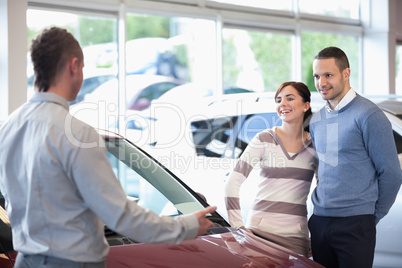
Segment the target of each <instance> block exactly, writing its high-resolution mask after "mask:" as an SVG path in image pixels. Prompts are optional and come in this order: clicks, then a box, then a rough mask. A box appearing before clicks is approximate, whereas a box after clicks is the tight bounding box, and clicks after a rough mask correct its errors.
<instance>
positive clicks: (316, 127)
mask: <svg viewBox="0 0 402 268" xmlns="http://www.w3.org/2000/svg"><path fill="white" fill-rule="evenodd" d="M310 133H311V136H312V139H313V144H314V147H315V150H316V152H317V157H318V160H319V164H318V173H317V176H318V184H317V187H316V189H315V190H314V192H313V194H312V201H313V204H314V214H315V215H318V216H327V217H347V216H354V215H364V214H374V215H375V217H376V222H377V223H378V221H379V220H380V219H381V218H382V217H384V216H385V215H386V214H387V213H388V211H389V209H390V208H391V206H392V204H393V203H394V201H395V198H396V195H397V193H398V190H399V188H400V185H401V183H402V172H401V169H400V165H399V160H398V156H397V151H396V146H395V142H394V137H393V134H392V128H391V124H390V122H389V120H388V119H387V117H386V116H385V114H384V113H383V112H382V111H381V109H380V108H379V107H378V106H377V105H375V104H374V103H372V102H371V101H369V100H367V99H365V98H363V97H362V96H360V95H357V96H356V97H355V98H354V99H353V100H352V101H351V102H350V103H348V104H347V105H346V106H345V107H343V108H342V109H340V110H339V111H330V112H329V111H327V109H326V107H323V108H322V109H321V110H319V111H318V112H317V113H315V114H314V115H313V117H312V119H311V122H310Z"/></svg>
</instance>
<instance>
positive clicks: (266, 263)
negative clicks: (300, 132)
mask: <svg viewBox="0 0 402 268" xmlns="http://www.w3.org/2000/svg"><path fill="white" fill-rule="evenodd" d="M105 142H106V147H107V149H108V153H109V159H110V161H111V163H112V166H113V169H115V171H116V174H118V175H119V177H118V178H119V180H120V182H121V184H122V186H123V188H124V189H125V191H126V192H137V193H138V196H132V197H131V198H132V199H133V200H134V201H135V202H137V203H138V204H139V205H141V206H142V207H145V208H149V209H152V210H153V211H155V212H156V213H158V214H160V215H169V216H172V217H174V216H175V215H180V214H189V213H193V212H195V211H198V210H200V209H203V208H205V207H207V206H208V203H207V202H206V201H205V200H204V199H203V197H202V195H201V194H197V193H195V192H194V191H193V190H192V189H191V188H189V187H188V186H187V185H186V184H184V183H183V182H182V181H181V180H180V179H179V178H177V177H176V176H175V175H174V174H173V173H172V172H170V171H169V170H167V169H166V168H165V167H164V166H163V165H161V164H160V163H159V162H157V161H156V160H154V159H153V158H152V157H151V156H150V155H149V154H147V153H146V152H145V151H143V150H142V149H140V148H138V147H137V146H135V145H134V144H132V143H131V142H129V141H128V140H126V139H124V138H119V137H105ZM133 159H135V160H134V161H133ZM121 162H123V163H124V164H126V165H124V167H122V165H121ZM118 169H119V172H117V170H118ZM211 187H212V186H211ZM133 188H137V190H135V191H133ZM3 212H4V210H3ZM207 217H208V218H209V219H210V220H211V221H213V222H214V227H212V228H210V229H209V231H208V233H207V234H205V235H204V236H200V237H198V238H197V239H193V240H188V241H184V242H182V243H180V244H178V245H166V244H145V243H137V242H135V241H133V240H131V239H129V238H127V237H123V236H121V235H119V234H117V233H115V232H113V231H112V230H110V229H108V228H107V227H106V226H105V236H106V238H107V240H108V242H109V245H110V246H111V247H110V252H109V255H108V257H107V260H106V263H107V267H110V268H120V267H121V268H123V267H164V268H168V267H174V268H180V267H219V268H222V267H230V268H234V267H306V268H307V267H322V266H321V265H319V264H317V263H315V262H314V261H312V260H310V259H308V258H305V257H303V256H299V255H297V254H295V253H292V252H291V251H289V250H287V249H286V248H283V247H281V246H278V245H276V244H274V243H271V242H269V241H267V240H265V239H262V238H260V237H257V236H255V235H253V234H250V233H247V232H244V231H242V230H239V229H235V228H231V227H230V225H229V224H228V223H227V221H226V220H225V219H224V218H222V217H221V215H219V214H218V213H217V212H214V213H212V214H211V215H209V216H207ZM3 231H5V232H3V233H4V234H7V232H9V230H7V229H5V230H3ZM5 237H7V235H5V236H0V239H1V240H0V243H1V244H2V245H3V244H4V245H11V243H10V241H9V240H7V239H2V238H5ZM10 237H11V236H9V238H10ZM5 251H8V252H10V248H9V249H8V250H5ZM3 252H4V251H3ZM15 256H16V254H15V253H11V254H9V255H6V254H2V255H0V267H4V268H7V267H13V264H12V262H13V259H15ZM8 257H10V259H8Z"/></svg>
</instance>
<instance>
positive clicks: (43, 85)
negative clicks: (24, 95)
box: [31, 27, 83, 92]
mask: <svg viewBox="0 0 402 268" xmlns="http://www.w3.org/2000/svg"><path fill="white" fill-rule="evenodd" d="M73 57H77V58H78V59H80V60H83V55H82V50H81V47H80V45H79V43H78V41H77V40H76V39H75V38H74V36H73V35H72V34H71V33H69V32H68V31H67V30H65V29H62V28H58V27H51V28H48V29H45V30H43V31H42V33H41V34H39V35H38V36H37V37H36V38H35V39H33V40H32V44H31V60H32V64H33V67H34V73H35V82H34V84H35V87H36V88H38V90H39V91H43V92H46V91H47V90H48V89H49V87H50V86H51V85H52V84H53V83H54V82H55V80H56V79H57V77H58V75H59V74H60V73H61V70H62V69H63V68H64V67H65V66H66V64H67V62H68V61H69V60H70V59H71V58H73Z"/></svg>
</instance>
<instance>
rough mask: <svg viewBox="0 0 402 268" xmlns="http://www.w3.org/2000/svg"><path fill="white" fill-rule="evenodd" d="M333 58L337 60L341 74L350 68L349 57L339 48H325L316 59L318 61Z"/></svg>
mask: <svg viewBox="0 0 402 268" xmlns="http://www.w3.org/2000/svg"><path fill="white" fill-rule="evenodd" d="M331 58H334V59H335V64H336V66H337V67H338V69H339V70H340V71H341V72H342V71H343V70H345V69H346V68H349V60H348V57H347V56H346V54H345V52H343V50H342V49H340V48H338V47H327V48H324V49H323V50H321V51H320V52H318V54H317V55H316V56H315V57H314V59H316V60H322V59H331Z"/></svg>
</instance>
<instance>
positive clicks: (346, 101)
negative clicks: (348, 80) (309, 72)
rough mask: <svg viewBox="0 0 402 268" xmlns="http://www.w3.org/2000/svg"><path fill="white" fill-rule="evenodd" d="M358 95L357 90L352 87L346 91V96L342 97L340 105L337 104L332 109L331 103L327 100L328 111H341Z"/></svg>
mask: <svg viewBox="0 0 402 268" xmlns="http://www.w3.org/2000/svg"><path fill="white" fill-rule="evenodd" d="M355 97H356V92H355V91H354V90H353V88H350V89H349V91H348V92H347V93H346V95H345V96H343V98H342V99H341V101H340V102H339V103H338V105H336V106H335V108H334V109H331V106H330V105H329V102H328V101H327V102H326V104H325V106H326V107H327V111H328V112H331V111H339V110H340V109H342V108H343V107H345V106H346V105H348V104H349V102H351V101H352V100H353V99H354V98H355Z"/></svg>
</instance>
